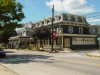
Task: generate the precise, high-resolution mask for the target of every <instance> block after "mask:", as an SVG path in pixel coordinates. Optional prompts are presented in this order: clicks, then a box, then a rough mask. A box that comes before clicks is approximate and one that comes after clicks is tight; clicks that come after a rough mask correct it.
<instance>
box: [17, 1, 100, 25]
mask: <svg viewBox="0 0 100 75" xmlns="http://www.w3.org/2000/svg"><path fill="white" fill-rule="evenodd" d="M17 2H20V3H22V4H23V6H24V8H23V12H24V14H25V16H26V18H25V19H23V20H22V22H21V23H27V22H30V21H32V22H33V23H35V22H36V21H39V20H41V19H43V18H47V17H50V16H51V7H52V4H54V5H55V14H58V13H62V12H66V13H72V14H79V15H86V14H91V13H97V12H100V8H99V7H100V6H99V4H100V0H17ZM97 15H98V14H93V15H87V17H90V19H88V22H89V23H91V24H100V16H99V17H97ZM92 16H96V17H92ZM94 18H95V19H94Z"/></svg>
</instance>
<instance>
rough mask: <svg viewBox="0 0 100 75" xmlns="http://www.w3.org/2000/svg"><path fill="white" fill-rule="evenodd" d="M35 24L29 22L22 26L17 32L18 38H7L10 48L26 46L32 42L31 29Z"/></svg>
mask: <svg viewBox="0 0 100 75" xmlns="http://www.w3.org/2000/svg"><path fill="white" fill-rule="evenodd" d="M34 26H35V24H33V23H31V22H29V23H26V24H24V25H23V28H21V29H20V30H18V31H17V34H18V36H14V37H10V38H9V46H11V47H10V48H16V46H17V45H20V47H22V46H28V44H29V43H31V42H32V33H33V27H34Z"/></svg>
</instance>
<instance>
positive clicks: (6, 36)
mask: <svg viewBox="0 0 100 75" xmlns="http://www.w3.org/2000/svg"><path fill="white" fill-rule="evenodd" d="M13 36H17V32H16V31H15V30H5V31H3V32H2V36H1V39H2V42H4V43H5V44H7V43H8V41H9V40H8V39H9V37H13Z"/></svg>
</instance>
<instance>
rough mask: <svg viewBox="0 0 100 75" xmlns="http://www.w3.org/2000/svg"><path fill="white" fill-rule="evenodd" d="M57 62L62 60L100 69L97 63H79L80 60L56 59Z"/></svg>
mask: <svg viewBox="0 0 100 75" xmlns="http://www.w3.org/2000/svg"><path fill="white" fill-rule="evenodd" d="M55 60H60V61H66V62H71V63H76V64H78V63H79V64H84V65H91V66H96V67H100V64H96V63H90V62H84V61H79V60H70V59H61V58H59V59H55Z"/></svg>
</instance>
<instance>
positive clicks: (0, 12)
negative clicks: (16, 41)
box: [0, 0, 25, 43]
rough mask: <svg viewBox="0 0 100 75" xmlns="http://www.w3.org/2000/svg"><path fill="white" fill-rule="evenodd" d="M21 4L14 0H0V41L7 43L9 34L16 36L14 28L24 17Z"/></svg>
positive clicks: (18, 25) (19, 25)
mask: <svg viewBox="0 0 100 75" xmlns="http://www.w3.org/2000/svg"><path fill="white" fill-rule="evenodd" d="M22 9H23V5H22V4H21V3H19V2H16V0H0V42H1V41H2V42H4V43H8V39H9V37H11V36H16V35H17V33H16V31H15V29H16V28H18V27H22V25H21V24H19V22H20V21H22V19H23V18H24V17H25V16H24V13H23V11H22Z"/></svg>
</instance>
